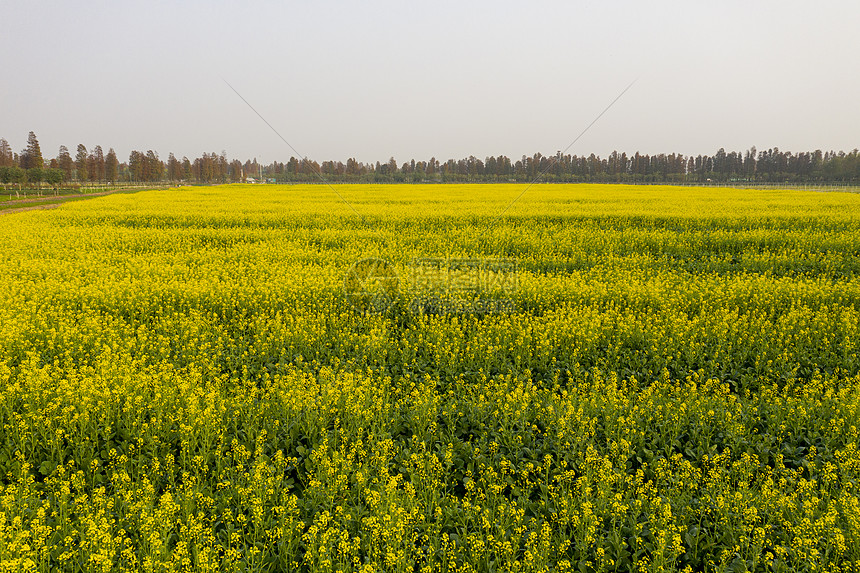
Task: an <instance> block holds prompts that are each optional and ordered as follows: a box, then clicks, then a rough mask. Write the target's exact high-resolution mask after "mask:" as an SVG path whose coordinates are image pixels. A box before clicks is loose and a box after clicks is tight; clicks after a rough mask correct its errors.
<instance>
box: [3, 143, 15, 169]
mask: <svg viewBox="0 0 860 573" xmlns="http://www.w3.org/2000/svg"><path fill="white" fill-rule="evenodd" d="M13 165H15V156H14V154H13V153H12V148H11V147H10V146H9V142H8V141H6V140H5V139H4V138H2V137H0V167H12V166H13Z"/></svg>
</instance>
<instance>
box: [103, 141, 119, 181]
mask: <svg viewBox="0 0 860 573" xmlns="http://www.w3.org/2000/svg"><path fill="white" fill-rule="evenodd" d="M117 175H119V162H118V161H117V159H116V152H115V151H114V150H113V147H111V148H110V149H108V152H107V155H106V156H105V181H108V182H110V183H113V182H115V181H116V180H117Z"/></svg>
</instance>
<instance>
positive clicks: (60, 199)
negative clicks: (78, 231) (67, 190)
mask: <svg viewBox="0 0 860 573" xmlns="http://www.w3.org/2000/svg"><path fill="white" fill-rule="evenodd" d="M130 189H137V188H136V187H123V188H121V189H112V190H110V191H99V192H98V193H76V194H74V195H54V196H53V197H52V196H47V197H34V198H32V199H13V200H12V201H7V202H5V203H2V204H0V205H17V204H19V203H21V204H26V203H29V204H32V203H36V205H31V206H29V207H13V208H11V209H0V215H8V214H10V213H21V212H23V211H33V210H35V209H53V208H54V207H59V206H60V205H62V204H63V203H65V202H66V201H69V200H72V199H88V198H90V197H103V196H105V195H110V194H111V193H116V192H117V191H128V190H130ZM150 189H156V187H152V188H144V189H139V191H149V190H150ZM47 201H54V203H50V204H48V205H38V203H45V202H47Z"/></svg>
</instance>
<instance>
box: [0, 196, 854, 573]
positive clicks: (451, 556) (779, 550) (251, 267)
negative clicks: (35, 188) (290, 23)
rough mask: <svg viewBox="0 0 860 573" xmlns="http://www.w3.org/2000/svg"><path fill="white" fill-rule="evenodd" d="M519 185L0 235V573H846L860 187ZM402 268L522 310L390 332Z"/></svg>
mask: <svg viewBox="0 0 860 573" xmlns="http://www.w3.org/2000/svg"><path fill="white" fill-rule="evenodd" d="M521 191H522V188H521V187H519V186H516V185H450V186H446V185H433V186H418V185H416V186H408V185H403V186H397V185H392V186H349V185H345V186H340V188H339V193H340V195H341V196H342V197H343V198H344V199H346V201H348V202H349V203H350V205H352V206H353V207H354V209H355V211H357V212H358V213H359V214H360V215H361V218H360V217H358V216H356V215H355V213H354V212H353V210H352V209H351V208H350V207H349V206H347V205H345V204H344V203H343V202H342V201H341V199H340V198H339V197H338V196H337V195H335V194H333V193H332V192H331V190H330V189H328V188H327V187H324V186H315V185H301V186H298V185H297V186H259V185H258V186H242V185H235V186H222V187H201V188H189V187H183V188H179V189H168V190H159V191H148V192H143V193H135V194H114V195H111V196H107V197H102V198H98V199H93V200H89V201H85V202H75V203H69V204H66V205H64V206H62V207H61V208H58V209H56V210H52V211H34V212H27V213H20V214H15V215H11V216H7V217H5V218H4V219H3V221H2V223H3V224H2V226H0V243H2V245H3V249H2V251H0V253H2V254H0V276H2V277H3V285H4V288H3V289H2V290H0V429H2V436H3V439H2V441H0V571H2V572H5V571H9V572H12V571H15V572H17V571H36V572H47V571H70V572H71V571H105V572H107V571H148V572H156V571H158V572H168V571H170V572H179V571H251V572H268V571H314V572H316V571H320V572H321V571H326V572H331V571H358V572H362V573H371V572H382V571H385V572H388V571H396V572H400V571H403V572H405V571H410V572H412V571H422V572H432V571H450V572H454V571H464V572H465V571H499V572H503V571H504V572H514V571H535V572H538V571H540V572H550V571H571V572H572V571H726V572H728V571H774V572H777V571H822V572H824V571H836V572H840V571H841V572H846V573H848V572H858V571H860V493H858V487H860V485H858V480H860V449H858V444H860V358H858V353H860V348H858V347H860V233H858V232H857V229H858V228H860V196H857V195H852V194H836V193H832V194H821V193H806V192H798V191H779V190H768V191H760V190H759V191H754V190H734V189H682V188H677V187H622V186H611V185H605V186H604V185H537V186H534V187H533V188H531V189H529V191H528V193H527V194H525V195H524V196H523V197H522V199H521V200H519V201H518V202H516V203H515V204H514V205H513V206H512V207H511V208H510V209H509V210H508V211H507V212H506V213H505V215H504V216H500V214H501V213H502V212H504V211H505V208H506V207H508V205H509V204H510V203H511V201H513V200H514V199H515V198H516V197H517V196H518V195H519V194H520V192H521ZM367 257H374V258H380V259H385V260H388V261H390V263H391V268H393V269H394V270H395V271H396V272H397V273H398V274H399V275H400V278H401V280H400V287H399V291H398V292H397V293H396V296H395V297H394V298H393V300H391V301H390V303H391V304H390V306H389V307H388V308H387V309H385V310H384V311H383V312H381V313H378V314H366V313H360V312H357V311H356V310H355V309H354V308H353V307H352V306H351V305H350V302H349V300H348V297H347V296H345V293H344V288H343V277H344V274H345V273H346V272H347V270H348V269H349V268H350V266H351V265H352V263H353V262H355V261H357V260H360V259H364V258H367ZM416 257H425V258H430V257H435V258H439V259H452V258H471V259H501V258H504V259H514V258H515V259H517V272H518V277H517V278H518V280H517V285H518V289H517V290H516V291H514V292H508V293H505V294H506V296H510V298H511V299H512V302H513V309H514V311H513V312H498V313H496V312H470V313H453V312H452V313H447V314H446V313H444V312H435V313H434V312H428V313H420V312H415V311H413V310H412V309H410V308H409V301H410V300H411V298H412V296H413V294H414V293H411V292H409V284H408V280H406V278H407V273H408V268H409V264H410V261H412V260H413V259H415V258H416Z"/></svg>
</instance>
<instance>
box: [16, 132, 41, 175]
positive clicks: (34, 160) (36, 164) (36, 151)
mask: <svg viewBox="0 0 860 573" xmlns="http://www.w3.org/2000/svg"><path fill="white" fill-rule="evenodd" d="M19 161H20V163H21V168H22V169H41V168H42V167H44V166H45V161H44V159H42V149H41V148H40V147H39V140H38V139H36V134H35V133H33V132H32V131H31V132H30V135H28V136H27V148H26V149H25V150H24V151H22V152H21V158H20V160H19Z"/></svg>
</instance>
